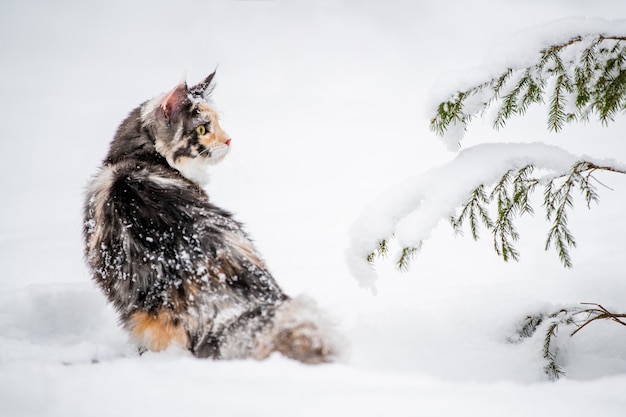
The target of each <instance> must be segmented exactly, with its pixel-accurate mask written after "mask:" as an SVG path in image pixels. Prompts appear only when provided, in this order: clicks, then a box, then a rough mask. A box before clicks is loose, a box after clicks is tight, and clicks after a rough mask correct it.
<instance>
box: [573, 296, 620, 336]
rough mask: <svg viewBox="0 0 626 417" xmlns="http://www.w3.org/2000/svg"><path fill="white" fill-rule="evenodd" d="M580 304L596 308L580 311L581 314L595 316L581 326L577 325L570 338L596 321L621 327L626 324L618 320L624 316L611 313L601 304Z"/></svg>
mask: <svg viewBox="0 0 626 417" xmlns="http://www.w3.org/2000/svg"><path fill="white" fill-rule="evenodd" d="M581 304H583V305H592V306H596V307H597V308H589V309H586V310H583V311H581V313H587V314H589V316H591V315H593V314H596V316H595V317H593V318H589V319H587V320H586V321H585V322H584V323H583V324H581V325H579V326H578V328H577V329H576V330H574V331H573V332H572V333H571V335H570V336H574V335H575V334H576V333H578V332H579V331H580V330H582V329H583V328H584V327H585V326H587V325H588V324H589V323H591V322H593V321H596V320H612V321H614V322H616V323H619V324H621V325H622V326H626V323H625V322H623V321H622V320H620V318H626V314H615V313H611V312H610V311H609V310H607V309H606V308H604V307H603V306H602V305H601V304H597V303H581Z"/></svg>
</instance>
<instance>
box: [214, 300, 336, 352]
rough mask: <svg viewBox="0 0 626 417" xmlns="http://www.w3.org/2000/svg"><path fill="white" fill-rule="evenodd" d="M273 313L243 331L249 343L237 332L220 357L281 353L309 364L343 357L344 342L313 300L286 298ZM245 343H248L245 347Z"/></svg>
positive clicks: (223, 347) (241, 330) (226, 343)
mask: <svg viewBox="0 0 626 417" xmlns="http://www.w3.org/2000/svg"><path fill="white" fill-rule="evenodd" d="M272 310H273V311H272V312H271V313H269V314H268V315H267V316H266V319H267V321H265V320H263V321H264V324H263V325H262V326H244V327H247V328H246V329H245V330H244V329H243V328H242V329H240V332H242V333H248V332H249V334H250V338H249V339H248V338H245V337H241V336H242V334H241V333H239V332H236V333H239V334H238V335H235V334H233V335H232V336H231V337H229V338H228V340H225V341H224V342H225V343H223V344H222V349H221V357H222V358H244V357H253V358H255V359H265V358H267V357H269V356H270V355H272V354H273V353H274V352H278V353H281V354H283V355H285V356H287V357H288V358H291V359H295V360H298V361H300V362H304V363H309V364H318V363H327V362H334V361H336V360H338V359H340V358H341V357H342V353H343V351H344V348H343V346H344V345H345V344H344V342H343V340H342V339H341V337H339V336H338V334H337V332H336V330H335V326H334V325H333V323H332V322H331V320H330V319H329V318H328V317H327V316H326V314H325V313H324V312H323V311H322V310H321V309H320V308H319V307H318V306H317V305H316V304H315V302H314V301H313V300H311V299H309V298H307V297H303V296H299V297H296V298H287V299H286V300H285V301H283V302H282V303H281V304H279V305H278V306H275V307H274V308H273V309H272ZM264 316H265V314H264ZM252 322H253V321H248V322H247V323H248V324H250V323H252ZM244 339H247V340H248V341H249V342H248V343H246V344H242V340H244ZM250 342H251V343H250ZM244 345H247V347H245V346H244Z"/></svg>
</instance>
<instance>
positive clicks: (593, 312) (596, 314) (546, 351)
mask: <svg viewBox="0 0 626 417" xmlns="http://www.w3.org/2000/svg"><path fill="white" fill-rule="evenodd" d="M581 305H583V306H591V307H589V308H580V307H569V308H567V309H565V308H563V309H560V310H559V311H557V312H554V313H551V314H548V313H538V314H533V315H530V316H526V318H525V319H524V320H523V321H522V323H521V324H520V326H518V328H517V329H516V330H515V335H514V336H511V337H508V338H507V341H508V342H510V343H520V342H522V341H523V340H524V339H528V338H531V337H533V336H534V335H535V334H536V332H537V330H538V329H539V328H540V327H541V326H543V325H545V331H544V332H543V344H542V349H541V355H542V357H543V359H544V360H545V361H546V364H545V366H544V367H543V371H544V373H545V374H546V375H547V376H548V378H549V379H550V380H552V381H555V380H557V379H559V378H560V377H561V376H564V375H565V372H564V371H563V368H562V366H561V365H559V349H558V346H557V333H558V330H559V328H560V326H572V325H573V326H576V329H575V330H574V331H573V332H571V333H570V337H571V336H574V335H576V334H577V333H578V332H579V331H581V330H582V329H584V328H585V327H586V326H588V325H589V324H591V323H593V322H595V321H597V320H609V321H612V322H614V323H617V324H620V325H622V326H624V327H626V321H624V320H623V319H626V314H623V313H622V314H620V313H613V312H611V311H609V310H608V309H606V308H605V307H603V306H602V305H601V304H597V303H581ZM546 322H547V324H546Z"/></svg>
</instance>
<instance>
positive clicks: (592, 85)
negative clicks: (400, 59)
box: [431, 35, 626, 136]
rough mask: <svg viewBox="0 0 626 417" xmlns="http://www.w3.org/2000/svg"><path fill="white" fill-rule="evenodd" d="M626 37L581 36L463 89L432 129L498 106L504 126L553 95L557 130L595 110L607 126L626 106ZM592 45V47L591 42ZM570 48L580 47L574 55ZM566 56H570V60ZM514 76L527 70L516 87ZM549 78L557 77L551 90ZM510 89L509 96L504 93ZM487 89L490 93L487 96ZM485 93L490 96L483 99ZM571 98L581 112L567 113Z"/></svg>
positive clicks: (552, 122) (441, 109)
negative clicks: (477, 102) (474, 101)
mask: <svg viewBox="0 0 626 417" xmlns="http://www.w3.org/2000/svg"><path fill="white" fill-rule="evenodd" d="M623 41H626V37H621V36H602V35H596V36H585V37H581V36H577V37H574V38H572V39H569V40H567V41H565V42H562V43H559V44H555V45H553V46H551V47H549V48H546V49H543V50H542V51H540V52H539V56H538V59H537V61H536V62H535V63H534V64H533V65H530V66H528V67H523V68H507V69H506V70H505V71H504V72H503V73H502V74H501V75H499V76H497V77H494V78H492V79H491V80H487V81H485V82H483V83H481V84H478V85H476V86H474V87H471V88H469V89H467V90H463V91H458V92H457V93H455V94H453V95H452V96H451V97H450V98H448V99H447V100H446V101H444V102H442V103H441V104H440V105H439V106H438V109H437V113H436V115H435V116H434V117H433V119H432V120H431V129H432V130H433V131H435V132H436V133H437V134H438V135H440V136H443V135H444V133H445V132H446V130H447V129H448V127H449V126H451V125H453V124H457V123H458V124H462V125H464V126H467V124H468V123H469V122H470V121H471V120H472V119H473V118H474V117H475V116H477V115H480V114H482V113H483V112H484V111H485V110H486V109H488V108H489V107H491V106H497V111H496V118H495V120H494V123H493V126H494V128H495V129H500V128H502V127H503V126H504V125H505V124H506V121H507V120H508V119H510V118H511V117H513V116H515V115H522V114H524V113H525V112H526V110H527V109H528V107H529V106H530V105H531V104H533V103H543V102H544V96H545V95H547V94H549V97H550V99H549V103H548V128H549V129H550V130H553V131H555V132H557V131H559V130H560V129H562V127H563V125H564V124H565V123H566V122H571V121H578V120H582V121H586V120H588V119H589V115H590V114H591V113H596V114H597V115H598V118H599V120H601V121H602V122H603V123H604V124H607V123H609V122H611V121H613V120H614V117H615V115H616V114H617V113H618V112H620V111H623V110H626V46H624V44H623ZM585 44H586V45H585ZM570 48H579V49H580V51H579V52H578V49H577V50H576V52H577V54H574V55H575V56H576V58H574V59H571V58H569V56H572V55H573V54H571V53H569V52H568V50H569V49H570ZM565 57H568V58H567V59H566V58H565ZM514 74H521V77H520V78H519V80H517V81H516V84H515V85H512V86H511V87H507V86H508V85H509V84H510V83H511V82H512V81H511V79H512V78H513V75H514ZM548 80H554V82H553V83H552V85H551V87H550V89H549V90H550V91H546V85H547V81H548ZM507 89H510V91H509V92H508V93H506V94H503V91H505V90H507ZM485 92H488V94H487V95H485ZM477 94H481V99H482V101H483V105H482V106H479V107H478V108H477V109H475V110H472V113H466V112H464V110H463V109H464V105H465V102H466V101H467V100H468V99H469V98H471V97H473V96H475V95H477ZM483 95H485V97H482V96H483ZM568 96H572V97H573V99H574V102H573V104H574V106H575V109H576V112H575V113H569V112H567V111H566V108H567V107H566V104H567V101H568V100H569V98H568Z"/></svg>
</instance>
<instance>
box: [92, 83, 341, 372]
mask: <svg viewBox="0 0 626 417" xmlns="http://www.w3.org/2000/svg"><path fill="white" fill-rule="evenodd" d="M214 75H215V72H213V73H212V74H210V75H209V76H208V77H207V78H206V79H205V80H204V81H202V82H200V83H199V84H197V85H195V86H193V87H188V86H187V84H186V83H181V84H179V85H177V86H176V87H175V88H174V89H172V90H171V91H169V92H167V93H165V94H162V95H160V96H158V97H156V98H153V99H152V100H149V101H146V102H145V103H143V104H141V105H140V106H139V107H137V108H136V109H134V110H133V111H132V112H131V113H130V115H129V116H128V117H127V118H126V119H125V120H124V121H123V122H122V123H121V125H120V126H119V128H118V130H117V133H116V134H115V136H114V138H113V141H112V142H111V145H110V149H109V152H108V155H107V156H106V158H105V159H104V161H103V163H102V166H101V167H100V169H99V171H98V173H97V174H96V175H95V177H94V178H93V179H92V181H91V183H90V184H89V186H88V190H87V195H86V202H85V208H84V215H85V227H84V240H85V254H86V259H87V263H88V265H89V267H90V269H91V271H92V277H93V279H94V280H95V281H96V283H97V284H98V286H99V287H100V288H101V289H102V291H103V292H104V294H105V295H106V297H107V298H108V300H109V302H111V303H112V304H113V306H114V307H115V309H116V310H117V312H118V315H119V318H120V322H121V324H122V326H123V327H124V328H125V329H126V330H128V332H129V333H130V335H131V339H132V340H133V341H134V342H136V343H137V344H138V345H139V346H140V347H141V348H142V349H149V350H153V351H160V350H163V349H165V348H167V347H168V346H170V345H172V344H177V345H180V346H183V347H185V348H187V349H189V351H191V352H192V353H193V354H194V355H195V356H198V357H209V358H214V359H229V358H256V359H263V358H266V357H267V356H269V355H270V354H272V353H273V352H280V353H282V354H284V355H286V356H288V357H290V358H293V359H297V360H300V361H302V362H306V363H320V362H328V361H330V360H332V359H333V357H334V356H335V354H336V353H337V349H336V347H335V345H334V343H333V342H331V340H330V339H331V336H330V334H331V333H329V332H328V327H327V324H326V322H325V320H324V319H323V318H322V314H321V313H320V312H319V311H318V309H317V308H316V307H315V305H314V304H313V303H312V302H310V301H307V300H305V299H302V298H291V297H289V296H287V295H286V294H284V293H283V291H282V290H281V288H280V287H279V286H278V284H277V283H276V281H275V280H274V278H273V277H272V275H271V274H270V272H269V271H268V269H267V267H266V266H265V263H264V262H263V260H262V258H261V256H260V255H259V253H258V252H257V250H256V249H255V247H254V245H253V244H252V242H251V240H250V239H249V237H248V236H247V234H246V232H245V231H244V229H243V227H242V225H241V224H240V223H239V222H237V221H235V220H234V219H233V217H232V215H231V214H230V213H229V212H227V211H225V210H223V209H221V208H219V207H217V206H216V205H214V204H212V203H211V202H210V201H209V198H208V196H207V194H206V192H205V191H204V190H203V188H202V185H203V183H204V181H205V180H206V178H205V176H206V174H205V173H206V166H207V165H211V164H216V163H218V162H220V161H221V160H222V159H223V158H224V157H225V156H226V154H227V153H228V151H229V148H230V143H231V139H230V137H229V136H228V135H227V134H226V133H225V132H224V130H222V128H221V127H220V124H219V120H218V115H217V113H216V111H215V110H214V108H213V106H212V104H211V103H212V102H211V99H210V93H211V90H212V88H213V86H212V81H213V77H214Z"/></svg>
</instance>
